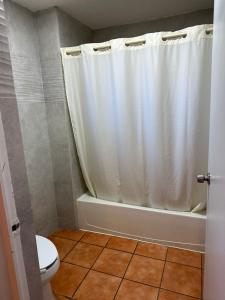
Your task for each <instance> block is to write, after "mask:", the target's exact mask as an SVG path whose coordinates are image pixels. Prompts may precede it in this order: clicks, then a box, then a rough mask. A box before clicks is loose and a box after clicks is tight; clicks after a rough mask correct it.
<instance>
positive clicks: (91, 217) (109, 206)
mask: <svg viewBox="0 0 225 300" xmlns="http://www.w3.org/2000/svg"><path fill="white" fill-rule="evenodd" d="M75 208H76V211H77V214H78V226H79V228H80V229H82V230H89V231H94V232H100V233H105V234H110V235H117V236H122V237H128V238H132V239H136V240H141V241H147V242H153V243H158V244H163V245H167V246H173V247H179V248H184V249H191V250H195V251H204V245H205V223H206V216H205V215H204V214H203V213H192V212H175V211H169V210H161V209H153V208H147V207H140V206H134V205H127V204H121V203H116V202H110V201H105V200H100V199H96V198H93V197H91V196H90V195H88V194H83V195H82V196H81V197H79V198H78V199H77V200H75Z"/></svg>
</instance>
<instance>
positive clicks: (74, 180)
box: [37, 8, 92, 228]
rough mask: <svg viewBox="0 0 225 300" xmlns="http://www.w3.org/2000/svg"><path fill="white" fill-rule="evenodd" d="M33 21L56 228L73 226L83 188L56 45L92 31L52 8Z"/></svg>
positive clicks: (81, 39)
mask: <svg viewBox="0 0 225 300" xmlns="http://www.w3.org/2000/svg"><path fill="white" fill-rule="evenodd" d="M37 24H38V30H39V41H40V49H41V50H40V57H41V65H42V76H43V86H44V94H45V99H46V108H47V119H48V130H49V140H50V147H51V153H52V164H53V174H54V185H55V196H56V206H57V214H58V221H59V226H60V227H65V228H76V227H77V224H76V220H77V218H76V216H75V213H76V212H75V210H74V207H73V200H74V199H75V198H76V197H78V196H80V195H81V194H82V193H83V192H84V191H85V190H86V187H85V185H84V183H83V178H82V175H81V171H80V167H79V162H78V158H77V155H76V150H75V145H74V141H73V135H72V132H71V127H70V122H69V115H68V111H67V105H66V97H65V89H64V80H63V71H62V64H61V55H60V47H61V45H63V46H72V45H74V44H80V43H83V42H88V41H90V38H91V34H92V32H91V30H90V29H88V28H87V27H86V26H84V25H82V24H80V23H78V22H77V21H74V20H73V19H72V18H71V17H69V16H68V15H66V14H65V13H62V12H61V11H59V10H58V9H56V8H53V9H50V10H46V11H45V12H41V13H39V14H38V16H37ZM62 39H63V41H62ZM49 41H50V42H49Z"/></svg>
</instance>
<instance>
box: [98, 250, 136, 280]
mask: <svg viewBox="0 0 225 300" xmlns="http://www.w3.org/2000/svg"><path fill="white" fill-rule="evenodd" d="M131 257H132V254H130V253H126V252H122V251H117V250H113V249H106V248H105V249H104V250H103V251H102V253H101V255H100V256H99V258H98V259H97V261H96V263H95V264H94V267H93V269H94V270H97V271H100V272H104V273H107V274H111V275H115V276H119V277H123V275H124V273H125V271H126V269H127V266H128V264H129V262H130V259H131Z"/></svg>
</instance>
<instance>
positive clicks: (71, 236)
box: [53, 229, 85, 241]
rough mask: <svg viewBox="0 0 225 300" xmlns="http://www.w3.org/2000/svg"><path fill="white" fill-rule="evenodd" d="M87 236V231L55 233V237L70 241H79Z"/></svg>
mask: <svg viewBox="0 0 225 300" xmlns="http://www.w3.org/2000/svg"><path fill="white" fill-rule="evenodd" d="M84 234H85V231H80V230H64V229H63V230H59V231H57V232H55V233H54V234H53V235H54V236H57V237H61V238H65V239H69V240H74V241H79V240H80V239H81V238H82V236H83V235H84Z"/></svg>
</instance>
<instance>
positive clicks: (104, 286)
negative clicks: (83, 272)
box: [73, 271, 121, 300]
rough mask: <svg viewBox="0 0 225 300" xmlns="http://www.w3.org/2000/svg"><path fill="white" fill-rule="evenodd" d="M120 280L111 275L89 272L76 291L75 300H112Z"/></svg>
mask: <svg viewBox="0 0 225 300" xmlns="http://www.w3.org/2000/svg"><path fill="white" fill-rule="evenodd" d="M120 282H121V279H120V278H118V277H114V276H111V275H107V274H103V273H99V272H95V271H90V272H89V273H88V275H87V277H86V278H85V280H84V281H83V282H82V284H81V286H80V287H79V289H78V290H77V292H76V294H75V296H74V297H73V298H74V299H76V300H113V299H114V296H115V294H116V292H117V290H118V287H119V284H120Z"/></svg>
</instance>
